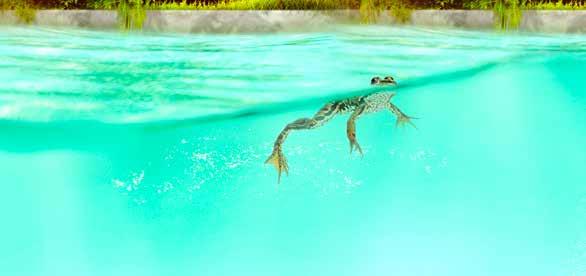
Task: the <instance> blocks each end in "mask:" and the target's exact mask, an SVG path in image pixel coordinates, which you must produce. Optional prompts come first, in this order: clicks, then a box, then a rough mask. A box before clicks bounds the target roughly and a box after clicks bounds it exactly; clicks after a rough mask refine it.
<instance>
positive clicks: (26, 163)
mask: <svg viewBox="0 0 586 276" xmlns="http://www.w3.org/2000/svg"><path fill="white" fill-rule="evenodd" d="M585 74H586V36H584V35H541V34H503V33H490V32H473V31H461V30H450V29H436V30H430V29H419V28H407V27H405V28H393V27H383V26H340V27H337V28H334V29H332V30H329V31H327V32H313V33H287V34H255V35H249V34H242V35H211V34H207V35H197V34H190V35H183V34H161V33H139V34H134V33H130V34H122V33H117V32H103V31H87V30H78V29H51V28H32V27H1V28H0V82H1V83H2V85H0V132H1V133H2V134H1V135H0V183H1V185H2V193H1V196H0V210H2V211H0V214H2V215H1V217H2V218H3V227H2V229H0V244H2V246H1V247H0V256H1V257H0V273H1V274H2V275H586V141H585V138H586V75H585ZM377 75H378V76H381V77H383V76H386V75H391V76H393V77H394V78H395V80H396V81H397V83H398V85H397V86H384V87H381V86H371V85H370V79H371V78H372V77H373V76H377ZM375 92H394V93H396V95H395V96H394V97H393V98H392V102H393V104H395V105H396V106H397V107H399V108H400V109H401V110H402V111H403V112H405V113H406V114H408V115H410V116H412V117H416V118H417V119H414V120H413V123H414V124H415V125H416V126H417V128H413V127H411V126H409V125H407V126H404V127H396V126H395V122H396V118H395V117H394V116H393V114H392V113H390V112H388V111H381V112H377V113H372V114H368V115H364V116H362V117H360V120H358V121H357V133H356V134H357V137H358V140H359V141H360V145H361V146H362V150H363V152H364V156H363V157H361V156H360V155H359V154H358V153H356V152H354V153H352V154H350V152H349V144H348V139H347V137H346V120H347V118H348V116H347V115H340V116H338V117H336V118H334V119H333V120H331V121H330V122H328V123H327V124H325V125H324V126H321V127H319V128H315V129H312V130H302V131H301V130H300V131H293V132H292V133H291V134H290V135H289V137H288V139H287V140H286V142H285V143H284V144H283V153H284V155H285V156H286V157H287V160H288V165H289V174H288V175H285V174H284V175H283V176H282V178H281V181H280V183H279V184H278V183H277V172H276V170H275V168H274V167H272V166H269V165H265V164H264V162H265V160H266V159H267V157H268V156H269V154H270V153H271V151H272V147H273V142H274V140H275V138H276V137H277V135H278V133H279V132H280V131H281V130H282V129H283V127H284V126H285V125H286V124H288V123H290V122H292V121H295V120H296V119H298V118H304V117H311V116H313V114H315V112H316V111H317V110H319V109H320V108H321V107H322V106H323V105H324V104H326V103H327V102H330V101H335V100H340V99H344V98H347V97H352V96H357V95H367V94H370V93H375Z"/></svg>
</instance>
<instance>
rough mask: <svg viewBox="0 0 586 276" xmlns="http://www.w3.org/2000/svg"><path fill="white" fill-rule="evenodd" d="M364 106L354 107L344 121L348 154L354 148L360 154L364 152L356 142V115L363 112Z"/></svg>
mask: <svg viewBox="0 0 586 276" xmlns="http://www.w3.org/2000/svg"><path fill="white" fill-rule="evenodd" d="M364 108H365V107H364V106H360V107H358V108H356V109H355V110H354V112H352V115H350V119H348V122H347V123H346V136H347V137H348V141H349V142H350V154H352V151H353V150H354V149H356V150H357V151H358V153H360V155H361V156H363V155H364V154H363V153H362V148H361V147H360V144H358V141H357V140H356V119H358V117H359V116H360V115H361V114H362V113H363V112H364Z"/></svg>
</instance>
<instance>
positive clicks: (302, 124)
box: [265, 77, 415, 182]
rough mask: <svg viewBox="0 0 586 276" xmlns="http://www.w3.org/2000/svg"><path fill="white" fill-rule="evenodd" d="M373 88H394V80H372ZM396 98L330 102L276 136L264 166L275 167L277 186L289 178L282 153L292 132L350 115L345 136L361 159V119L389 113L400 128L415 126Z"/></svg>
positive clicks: (376, 96) (388, 94) (381, 96)
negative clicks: (284, 176) (393, 100)
mask: <svg viewBox="0 0 586 276" xmlns="http://www.w3.org/2000/svg"><path fill="white" fill-rule="evenodd" d="M371 84H373V85H387V84H395V81H394V79H393V78H392V77H385V78H384V79H380V78H378V77H375V78H373V79H372V80H371ZM393 96H395V93H394V92H383V93H374V94H369V95H365V96H357V97H352V98H348V99H344V100H340V101H335V102H331V103H328V104H326V105H324V106H323V107H322V108H321V109H320V110H319V111H318V112H317V113H315V115H313V117H311V118H301V119H297V120H295V121H293V122H292V123H289V124H287V125H286V126H285V128H283V130H282V131H281V132H280V133H279V135H278V136H277V139H276V140H275V143H274V145H273V152H272V154H271V156H269V158H268V159H267V160H266V161H265V163H270V164H273V165H274V166H275V167H276V169H277V172H278V182H280V181H281V173H282V172H283V171H284V172H285V173H286V174H288V173H289V167H288V165H287V160H286V159H285V156H284V155H283V152H282V146H283V143H284V142H285V139H287V136H288V135H289V133H290V132H291V131H293V130H302V129H314V128H317V127H320V126H323V125H324V124H326V123H327V122H329V121H330V120H331V119H332V118H334V117H335V116H336V115H340V114H348V113H351V115H350V118H349V119H348V121H347V123H346V135H347V137H348V140H349V142H350V153H352V151H353V150H354V149H356V150H357V151H358V152H359V153H360V154H361V155H362V149H361V148H360V145H359V144H358V141H357V140H356V120H357V119H358V118H359V117H360V116H362V115H364V114H368V113H374V112H378V111H381V110H384V109H388V110H390V111H391V112H392V113H393V114H394V115H395V116H396V117H397V125H401V124H403V123H409V124H411V125H413V123H411V121H410V119H412V117H409V116H407V115H405V113H403V112H402V111H401V110H400V109H399V108H398V107H397V106H395V105H394V104H393V103H391V98H393ZM413 126H415V125H413Z"/></svg>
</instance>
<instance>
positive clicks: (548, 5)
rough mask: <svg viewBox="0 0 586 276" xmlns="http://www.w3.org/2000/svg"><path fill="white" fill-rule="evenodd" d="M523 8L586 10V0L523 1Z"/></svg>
mask: <svg viewBox="0 0 586 276" xmlns="http://www.w3.org/2000/svg"><path fill="white" fill-rule="evenodd" d="M522 6H523V9H525V10H586V2H579V1H571V2H566V3H564V2H563V1H562V0H559V1H557V2H537V3H533V2H530V3H527V1H525V3H524V4H523V5H522Z"/></svg>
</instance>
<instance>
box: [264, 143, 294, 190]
mask: <svg viewBox="0 0 586 276" xmlns="http://www.w3.org/2000/svg"><path fill="white" fill-rule="evenodd" d="M265 164H271V165H273V166H275V168H276V169H277V173H278V179H277V183H280V182H281V174H282V172H283V171H284V172H285V173H286V174H287V175H289V166H288V165H287V159H286V158H285V155H283V151H282V150H281V147H275V148H274V149H273V152H272V153H271V155H270V156H269V158H267V160H266V161H265Z"/></svg>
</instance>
